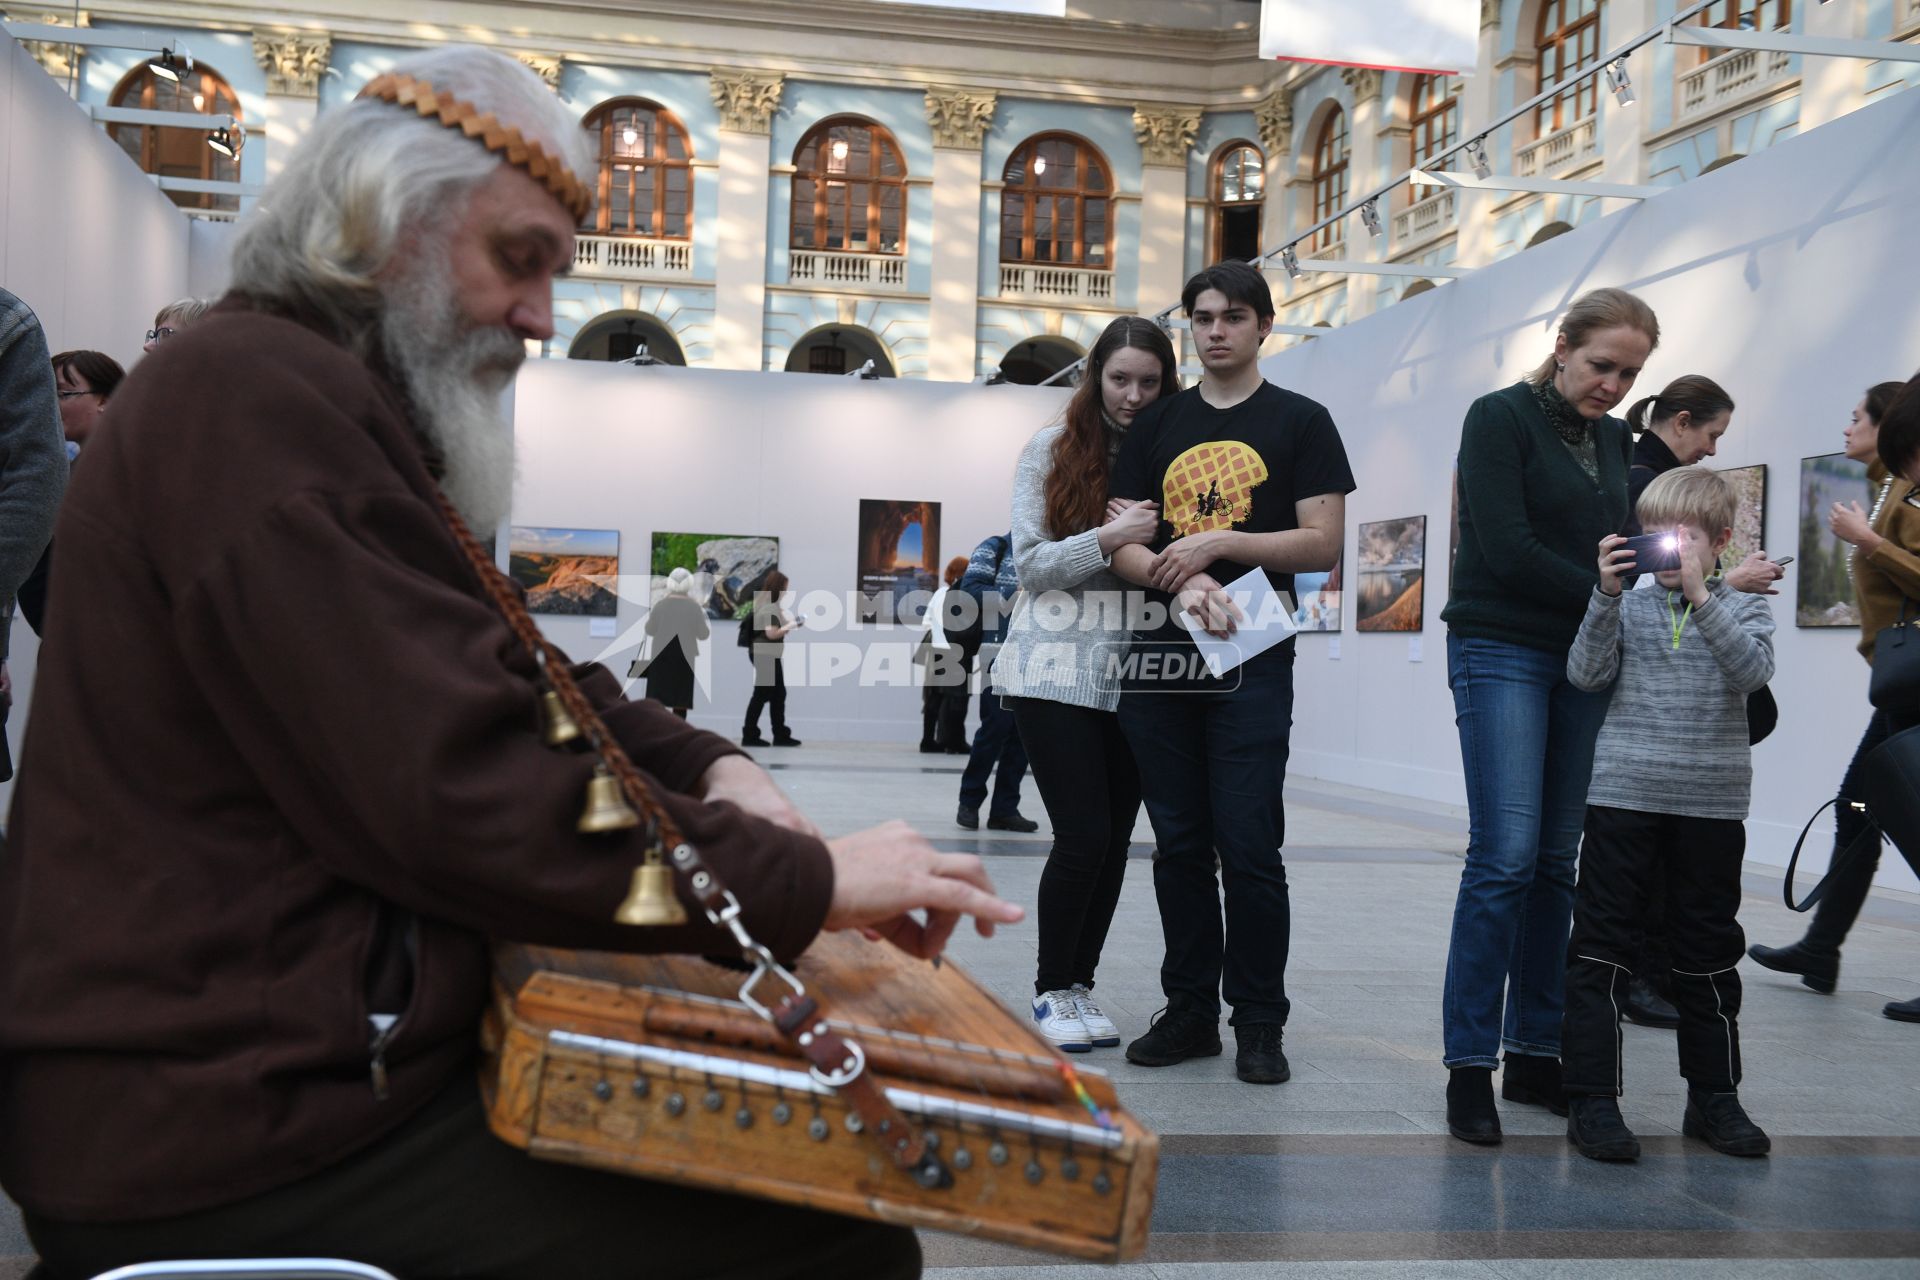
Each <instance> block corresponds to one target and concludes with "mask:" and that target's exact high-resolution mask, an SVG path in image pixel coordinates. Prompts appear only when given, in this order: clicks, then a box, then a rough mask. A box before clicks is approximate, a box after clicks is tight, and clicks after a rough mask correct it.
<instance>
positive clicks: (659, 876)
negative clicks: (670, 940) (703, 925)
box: [613, 845, 687, 925]
mask: <svg viewBox="0 0 1920 1280" xmlns="http://www.w3.org/2000/svg"><path fill="white" fill-rule="evenodd" d="M613 918H614V921H615V922H616V923H618V924H637V925H657V924H685V923H686V922H687V909H686V908H685V907H683V906H681V905H680V899H678V898H676V897H674V895H673V868H672V867H669V866H668V865H667V861H666V859H665V858H663V857H662V856H661V855H660V846H659V845H654V846H653V847H652V848H650V849H648V850H647V858H646V861H644V862H642V863H641V864H640V865H639V866H637V867H635V868H634V869H633V887H632V888H631V889H629V890H628V891H627V900H626V901H625V902H622V903H621V904H620V909H619V910H618V911H616V912H614V913H613Z"/></svg>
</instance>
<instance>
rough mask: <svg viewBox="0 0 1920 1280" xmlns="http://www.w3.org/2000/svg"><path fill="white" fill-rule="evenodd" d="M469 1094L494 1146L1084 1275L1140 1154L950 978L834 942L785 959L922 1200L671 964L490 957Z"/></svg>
mask: <svg viewBox="0 0 1920 1280" xmlns="http://www.w3.org/2000/svg"><path fill="white" fill-rule="evenodd" d="M495 960H496V964H495V972H496V1000H495V1004H494V1007H493V1009H492V1010H491V1011H490V1013H489V1015H488V1018H487V1021H486V1027H485V1036H484V1043H485V1048H486V1051H487V1063H486V1066H485V1068H484V1070H483V1089H484V1091H485V1094H486V1099H487V1110H488V1117H489V1121H490V1123H491V1124H492V1127H493V1130H494V1132H495V1133H496V1134H498V1135H499V1136H500V1137H501V1138H504V1139H505V1140H506V1141H508V1142H511V1143H513V1144H514V1145H516V1146H519V1147H523V1148H525V1149H526V1150H527V1151H529V1152H530V1153H531V1154H533V1155H535V1156H538V1157H541V1158H544V1159H552V1160H560V1161H566V1162H570V1163H575V1164H584V1165H593V1166H596V1167H599V1168H604V1169H611V1170H614V1171H617V1172H621V1173H628V1174H634V1175H636V1176H640V1177H648V1178H658V1179H661V1180H663V1181H668V1182H677V1183H688V1184H693V1185H698V1186H704V1187H710V1188H713V1189H714V1190H719V1191H728V1192H734V1193H737V1194H741V1195H749V1196H759V1197H763V1198H766V1199H771V1200H779V1201H785V1202H788V1203H792V1204H801V1205H807V1206H810V1207H813V1208H817V1209H825V1210H831V1211H833V1212H836V1213H846V1214H853V1215H855V1216H858V1217H865V1218H875V1219H879V1220H881V1221H885V1222H893V1223H899V1224H901V1225H905V1226H913V1227H929V1228H933V1229H936V1230H942V1231H955V1232H959V1233H961V1234H964V1235H971V1236H981V1237H984V1238H988V1239H993V1240H1001V1241H1006V1242H1008V1243H1011V1244H1017V1245H1023V1246H1026V1247H1028V1248H1033V1249H1044V1250H1048V1251H1052V1252H1057V1253H1067V1254H1072V1255H1075V1256H1078V1257H1083V1258H1092V1259H1097V1260H1101V1261H1109V1262H1111V1261H1118V1260H1122V1259H1126V1258H1133V1257H1137V1256H1139V1254H1140V1253H1141V1252H1142V1250H1144V1249H1145V1247H1146V1239H1147V1225H1148V1219H1149V1218H1150V1216H1151V1214H1152V1210H1153V1192H1154V1179H1155V1173H1156V1162H1157V1153H1158V1148H1159V1141H1158V1139H1157V1138H1155V1136H1154V1135H1153V1134H1152V1133H1151V1132H1149V1131H1147V1130H1146V1129H1144V1128H1142V1127H1141V1126H1140V1124H1139V1123H1138V1122H1136V1121H1135V1120H1134V1119H1133V1118H1132V1117H1131V1116H1129V1115H1127V1113H1126V1112H1124V1111H1123V1110H1121V1109H1120V1107H1119V1105H1118V1104H1117V1102H1116V1100H1115V1097H1114V1092H1113V1086H1112V1084H1111V1082H1110V1081H1108V1079H1107V1078H1106V1077H1105V1076H1104V1075H1102V1074H1099V1073H1097V1072H1090V1071H1085V1070H1080V1071H1077V1072H1076V1071H1075V1069H1074V1068H1073V1067H1072V1065H1071V1064H1070V1063H1069V1062H1068V1061H1067V1059H1066V1058H1064V1057H1063V1056H1062V1055H1061V1054H1060V1053H1058V1052H1057V1051H1056V1050H1055V1049H1054V1048H1053V1046H1052V1045H1050V1044H1049V1043H1047V1041H1045V1040H1044V1039H1042V1038H1041V1037H1040V1036H1039V1035H1038V1034H1037V1033H1036V1032H1035V1031H1034V1030H1033V1028H1032V1027H1031V1025H1030V1024H1029V1023H1028V1022H1027V1021H1026V1020H1025V1019H1023V1018H1020V1017H1017V1016H1015V1015H1014V1014H1012V1013H1010V1012H1008V1011H1007V1009H1006V1008H1005V1007H1004V1006H1002V1005H1001V1004H1000V1003H999V1002H998V1001H997V1000H995V999H994V998H993V997H992V996H990V995H989V994H987V992H985V991H984V990H982V989H981V988H980V987H979V986H978V985H977V984H976V983H975V982H974V981H973V980H972V979H971V978H970V977H968V976H967V975H966V974H965V973H964V972H962V971H961V970H960V969H959V968H958V967H957V966H955V965H952V964H948V965H946V966H944V967H943V968H937V969H936V968H934V967H932V966H930V965H928V964H925V963H923V962H921V961H917V960H914V959H912V958H910V957H908V956H906V955H904V954H903V953H901V952H899V951H898V950H896V949H895V948H893V947H890V946H887V945H885V944H881V943H870V942H867V941H865V940H863V939H861V938H860V937H858V936H857V935H853V934H844V933H840V934H824V935H822V936H821V937H820V938H819V940H818V941H816V942H815V944H814V945H813V947H812V948H811V949H810V950H809V951H808V952H807V953H806V955H805V956H803V957H802V958H801V960H800V962H799V963H798V964H797V965H796V966H795V968H794V972H795V974H796V976H798V977H799V979H800V981H801V982H803V983H805V984H806V986H807V987H808V989H809V990H810V991H812V992H814V993H815V994H817V995H819V997H820V998H821V1001H822V1004H823V1005H824V1007H825V1008H826V1009H827V1010H828V1017H829V1021H830V1022H831V1023H832V1024H833V1026H834V1028H835V1029H836V1030H838V1031H839V1032H840V1033H841V1034H842V1035H843V1036H845V1037H846V1038H847V1039H848V1040H849V1041H852V1042H854V1043H857V1044H858V1045H859V1046H860V1048H861V1049H862V1050H863V1051H864V1052H865V1054H866V1057H867V1064H868V1069H869V1070H870V1071H871V1072H873V1073H874V1075H875V1076H876V1077H877V1078H878V1080H879V1082H880V1083H881V1084H882V1085H884V1086H885V1088H886V1089H887V1091H888V1096H889V1097H890V1098H891V1099H892V1100H893V1101H894V1103H895V1105H896V1106H897V1107H898V1108H899V1109H900V1110H901V1111H902V1112H904V1113H905V1114H906V1115H907V1117H908V1119H909V1120H911V1121H913V1122H914V1123H916V1124H923V1125H925V1126H926V1127H927V1129H928V1130H929V1132H930V1133H931V1134H932V1135H933V1136H934V1138H935V1139H936V1141H937V1144H938V1151H939V1153H940V1155H941V1157H942V1158H943V1160H944V1161H945V1163H946V1165H947V1167H948V1168H949V1169H950V1170H951V1172H952V1175H953V1176H952V1180H951V1185H948V1186H944V1187H926V1186H922V1185H920V1184H919V1183H918V1182H916V1181H915V1180H914V1179H913V1178H912V1177H910V1176H909V1175H908V1174H907V1173H905V1172H902V1171H901V1170H900V1169H898V1168H896V1167H895V1165H894V1164H893V1162H892V1161H890V1160H889V1159H888V1158H887V1157H886V1155H885V1154H884V1153H883V1150H882V1147H881V1145H880V1144H879V1143H878V1142H876V1141H874V1140H873V1135H870V1134H865V1133H862V1132H860V1129H861V1125H860V1121H859V1118H858V1117H857V1116H856V1115H854V1113H853V1112H852V1110H851V1109H850V1108H849V1107H848V1106H847V1105H846V1104H845V1103H843V1102H842V1101H841V1100H840V1099H839V1098H838V1097H837V1096H836V1095H835V1094H834V1093H833V1092H832V1090H830V1089H827V1088H825V1087H823V1086H821V1085H819V1084H817V1083H815V1082H814V1081H813V1079H812V1078H811V1077H810V1076H809V1075H808V1074H807V1069H806V1068H807V1064H806V1062H805V1060H804V1059H803V1058H801V1057H800V1056H799V1054H798V1052H797V1051H796V1050H795V1049H794V1047H793V1046H792V1045H791V1044H790V1043H789V1042H787V1041H786V1039H785V1038H784V1037H783V1036H781V1034H780V1033H779V1032H778V1031H776V1030H775V1029H774V1028H773V1027H772V1026H770V1025H768V1023H767V1022H766V1021H765V1020H764V1019H762V1018H761V1017H760V1016H759V1015H757V1014H756V1013H754V1012H753V1011H752V1010H751V1009H749V1008H748V1007H747V1006H746V1005H744V1004H742V1003H741V1002H740V1001H739V999H738V998H737V994H736V993H737V992H738V990H739V987H740V982H741V977H742V975H741V974H740V973H738V972H737V971H735V970H733V969H731V968H728V967H725V966H722V965H718V964H714V963H712V962H709V961H705V960H701V959H698V958H696V957H691V956H635V955H618V954H612V953H605V952H570V951H557V950H548V949H543V948H538V947H525V946H519V945H510V946H503V947H501V948H500V949H499V950H498V951H497V953H496V957H495Z"/></svg>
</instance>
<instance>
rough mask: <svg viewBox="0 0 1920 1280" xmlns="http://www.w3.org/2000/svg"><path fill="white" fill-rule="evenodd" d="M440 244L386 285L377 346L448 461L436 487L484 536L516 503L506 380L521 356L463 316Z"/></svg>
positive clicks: (513, 340) (516, 346) (502, 335)
mask: <svg viewBox="0 0 1920 1280" xmlns="http://www.w3.org/2000/svg"><path fill="white" fill-rule="evenodd" d="M450 279H451V273H450V272H449V270H448V268H447V254H446V250H445V247H444V245H441V246H435V247H433V248H430V249H427V250H426V251H424V252H422V253H420V254H419V255H418V256H417V257H416V258H415V259H414V261H413V263H412V264H411V266H410V269H409V270H408V271H406V272H405V273H403V274H402V275H401V276H398V277H396V278H395V279H394V281H393V284H392V286H391V287H390V288H389V289H388V290H387V309H386V311H385V314H384V318H383V320H382V322H381V335H380V337H381V345H382V346H383V348H384V349H385V351H386V356H387V360H388V362H389V363H390V365H391V366H392V368H393V371H394V373H395V374H396V376H398V377H399V378H400V380H401V381H402V382H403V383H404V384H405V386H406V390H407V395H408V398H409V399H410V400H411V401H412V402H413V409H414V412H415V413H416V414H417V415H418V416H419V426H420V429H421V430H422V431H424V432H425V433H426V435H427V438H428V439H430V440H431V441H433V443H434V444H435V445H436V446H438V447H439V449H440V451H441V453H442V455H443V456H444V458H445V460H446V474H445V475H444V476H442V477H441V481H440V485H441V488H443V489H445V490H446V494H447V498H448V500H449V501H451V502H452V503H453V505H454V508H455V510H457V511H459V512H460V514H461V516H462V517H463V518H464V519H465V520H466V521H467V523H468V525H469V526H471V527H472V529H473V531H474V533H475V534H477V535H478V536H479V537H481V538H486V537H489V536H490V535H491V534H492V533H493V531H494V530H495V529H497V528H498V527H499V526H500V524H501V522H502V521H504V520H505V519H506V518H507V514H508V512H509V511H510V510H511V508H512V505H513V480H514V457H513V431H512V428H511V427H510V426H509V425H508V422H507V415H506V411H505V396H506V391H507V387H508V386H509V385H510V384H511V383H512V382H513V376H514V374H515V373H517V372H519V369H520V365H521V363H522V362H523V361H524V360H525V359H526V347H525V345H524V344H523V343H522V342H521V340H520V339H519V338H517V337H515V336H514V335H513V334H512V333H511V332H510V331H508V330H506V329H503V328H494V327H478V326H475V325H474V324H473V323H472V322H471V321H470V320H468V319H467V317H466V315H465V314H464V313H463V311H462V309H461V307H460V303H459V300H458V298H456V297H455V296H454V292H453V288H452V286H451V284H450V283H449V281H450Z"/></svg>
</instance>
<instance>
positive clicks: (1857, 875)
mask: <svg viewBox="0 0 1920 1280" xmlns="http://www.w3.org/2000/svg"><path fill="white" fill-rule="evenodd" d="M1902 727H1904V725H1903V726H1902ZM1893 729H1894V725H1893V721H1892V719H1891V718H1890V717H1889V716H1888V715H1887V713H1886V712H1884V711H1875V712H1874V713H1873V718H1872V719H1870V720H1868V721H1867V731H1866V733H1865V734H1863V735H1862V736H1861V738H1860V746H1859V747H1858V748H1857V749H1856V750H1855V751H1854V753H1853V762H1852V763H1851V764H1849V765H1848V766H1847V774H1846V777H1844V778H1842V779H1841V780H1840V794H1841V795H1842V796H1846V797H1850V798H1857V797H1858V796H1859V795H1860V792H1861V790H1862V784H1863V782H1864V780H1865V771H1866V764H1867V757H1868V756H1870V755H1872V754H1873V752H1874V748H1876V747H1878V746H1879V745H1880V744H1881V743H1883V742H1885V741H1886V740H1887V739H1888V738H1889V737H1891V736H1893ZM1871 826H1872V824H1871V823H1870V822H1868V820H1867V817H1866V815H1865V814H1863V813H1861V812H1860V811H1859V810H1857V809H1855V808H1854V807H1853V806H1851V805H1849V804H1845V803H1841V804H1837V805H1835V806H1834V819H1833V856H1834V858H1835V862H1834V864H1833V870H1832V871H1831V872H1830V873H1829V875H1828V877H1827V889H1826V892H1825V893H1823V894H1821V895H1820V902H1819V904H1818V905H1817V906H1815V907H1814V911H1813V922H1812V923H1811V924H1809V925H1808V926H1807V936H1806V938H1805V940H1804V942H1805V946H1806V948H1807V950H1809V951H1812V952H1814V953H1815V954H1818V955H1839V954H1840V944H1841V943H1843V942H1845V941H1846V940H1847V931H1848V930H1850V929H1852V928H1853V922H1854V921H1855V920H1857V919H1859V917H1860V908H1861V907H1863V906H1865V905H1866V901H1867V893H1868V891H1869V890H1871V889H1872V888H1873V873H1874V872H1875V871H1876V870H1878V869H1879V867H1880V845H1881V842H1880V841H1879V840H1878V839H1874V838H1870V837H1867V836H1866V832H1867V831H1868V829H1869V828H1870V827H1871ZM1855 840H1859V843H1858V844H1857V845H1856V844H1855V843H1854V841H1855Z"/></svg>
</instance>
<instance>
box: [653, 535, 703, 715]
mask: <svg viewBox="0 0 1920 1280" xmlns="http://www.w3.org/2000/svg"><path fill="white" fill-rule="evenodd" d="M692 591H693V575H692V574H691V573H688V572H687V571H686V570H685V569H684V568H676V569H675V570H674V571H673V572H672V573H670V574H668V575H667V590H666V594H665V595H663V596H661V597H660V599H659V600H658V601H656V602H655V603H654V606H653V608H652V609H651V610H649V611H648V613H647V643H648V645H649V646H650V650H649V651H650V653H651V655H652V656H651V657H649V658H648V659H647V664H646V668H645V672H644V674H645V676H646V680H647V696H648V697H649V698H652V699H653V700H654V701H655V702H662V703H665V704H666V705H667V706H668V707H670V708H671V709H672V710H673V714H675V715H677V716H679V717H680V718H681V719H682V720H685V719H686V718H687V712H688V711H689V710H690V709H691V708H692V707H693V690H694V680H693V664H694V663H695V662H697V661H698V660H699V657H700V645H701V643H702V642H703V641H704V640H706V638H707V637H708V636H709V635H710V634H711V632H710V630H709V629H708V627H707V611H706V610H705V609H704V608H702V607H701V606H700V605H699V603H698V602H696V601H695V600H694V599H693V596H692Z"/></svg>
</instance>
